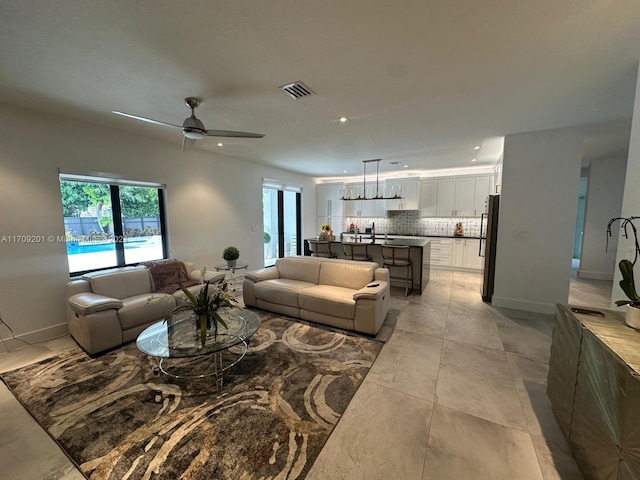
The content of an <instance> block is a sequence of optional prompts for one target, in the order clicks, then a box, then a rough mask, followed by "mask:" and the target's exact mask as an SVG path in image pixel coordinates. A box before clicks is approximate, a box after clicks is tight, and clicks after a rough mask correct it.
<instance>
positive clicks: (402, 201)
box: [385, 178, 420, 210]
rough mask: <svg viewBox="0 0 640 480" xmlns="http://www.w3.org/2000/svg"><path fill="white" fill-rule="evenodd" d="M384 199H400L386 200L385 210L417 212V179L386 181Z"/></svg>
mask: <svg viewBox="0 0 640 480" xmlns="http://www.w3.org/2000/svg"><path fill="white" fill-rule="evenodd" d="M385 190H386V194H385V196H386V197H393V196H395V195H400V196H401V197H402V198H393V199H390V200H387V207H386V208H387V210H418V203H419V198H418V197H419V195H420V179H419V178H402V179H399V178H398V179H388V180H386V189H385Z"/></svg>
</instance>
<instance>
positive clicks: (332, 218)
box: [316, 183, 344, 233]
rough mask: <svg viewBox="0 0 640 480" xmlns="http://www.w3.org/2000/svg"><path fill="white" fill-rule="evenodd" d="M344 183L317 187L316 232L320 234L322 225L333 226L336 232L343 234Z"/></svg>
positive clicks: (322, 184) (324, 184) (323, 184)
mask: <svg viewBox="0 0 640 480" xmlns="http://www.w3.org/2000/svg"><path fill="white" fill-rule="evenodd" d="M343 191H344V185H343V184H342V183H321V184H319V185H318V186H317V187H316V211H317V218H316V231H317V232H318V233H320V228H321V227H322V225H331V228H332V229H333V231H334V233H335V232H338V233H340V232H342V231H343V229H344V227H343V225H342V213H343V211H342V203H343V201H342V198H341V197H342V192H343Z"/></svg>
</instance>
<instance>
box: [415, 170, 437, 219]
mask: <svg viewBox="0 0 640 480" xmlns="http://www.w3.org/2000/svg"><path fill="white" fill-rule="evenodd" d="M437 205H438V181H437V180H436V179H435V178H425V179H422V180H420V195H419V196H418V208H419V209H420V216H421V217H435V216H436V215H437V214H438V212H437Z"/></svg>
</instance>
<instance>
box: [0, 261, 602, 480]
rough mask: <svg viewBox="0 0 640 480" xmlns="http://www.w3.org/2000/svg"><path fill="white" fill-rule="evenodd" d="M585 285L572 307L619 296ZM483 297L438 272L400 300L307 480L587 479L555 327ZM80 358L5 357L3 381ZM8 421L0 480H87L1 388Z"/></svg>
mask: <svg viewBox="0 0 640 480" xmlns="http://www.w3.org/2000/svg"><path fill="white" fill-rule="evenodd" d="M582 285H583V284H582V282H581V281H580V280H577V279H574V281H573V282H572V289H571V292H572V294H571V295H572V296H571V302H572V303H580V304H583V305H589V303H584V302H582V301H580V300H581V299H585V300H587V299H589V298H594V294H595V293H594V292H596V291H597V292H601V293H598V295H601V297H602V299H603V300H602V301H603V302H604V301H605V300H604V299H605V298H606V296H607V293H606V290H607V288H608V289H609V292H610V289H611V282H608V285H606V284H599V285H596V288H595V290H594V287H593V285H592V284H591V283H590V282H586V283H585V284H584V287H583V286H582ZM479 290H480V275H479V274H476V273H467V272H454V271H442V270H435V271H432V274H431V280H430V282H429V284H428V286H427V289H426V290H425V292H424V294H423V295H421V296H420V295H415V294H411V295H410V296H409V297H404V296H403V295H402V294H403V293H404V292H403V291H402V292H401V291H400V290H398V291H397V292H396V291H394V292H393V295H392V304H393V306H394V307H395V308H396V309H397V310H398V311H400V312H401V313H400V314H399V315H398V316H397V317H396V318H393V319H392V321H391V322H390V323H391V326H388V327H383V329H382V330H381V332H380V334H379V337H386V338H388V342H387V343H386V344H385V345H384V347H383V349H382V351H381V352H380V355H379V356H378V358H377V360H376V362H375V363H374V365H373V367H372V368H371V370H370V372H369V374H368V375H367V377H366V378H365V380H364V382H363V384H362V386H361V387H360V389H359V390H358V392H357V393H356V395H355V396H354V398H353V400H352V402H351V403H350V404H349V406H348V408H347V411H346V412H345V414H344V415H343V417H342V418H341V420H340V421H339V423H338V425H337V426H336V428H335V430H334V432H333V434H332V435H331V437H330V438H329V441H328V442H327V444H326V445H325V447H324V449H323V450H322V452H321V453H320V456H319V457H318V458H317V460H316V462H315V464H314V465H313V467H312V468H311V471H310V472H309V475H308V476H307V479H309V480H332V479H349V480H358V479H363V480H364V479H367V480H374V479H381V480H382V479H384V480H395V479H402V480H412V479H415V480H448V479H455V480H464V479H478V480H483V479H486V480H499V479H504V480H528V479H535V480H555V479H563V480H573V479H576V480H579V479H582V476H581V475H580V473H579V471H578V469H577V466H576V464H575V462H574V460H573V457H572V456H571V453H570V452H569V450H568V447H567V443H566V441H565V439H564V437H563V435H562V433H561V432H560V430H559V427H558V425H557V423H556V421H555V418H554V416H553V413H552V411H551V405H550V403H549V400H548V398H547V395H546V392H545V389H546V375H547V369H548V360H549V346H550V344H551V330H552V326H553V316H552V315H541V314H534V313H528V312H521V311H517V310H507V309H496V308H493V307H491V305H487V304H485V303H483V302H482V300H481V298H480V293H479ZM576 299H578V300H579V301H575V300H576ZM592 306H600V307H602V306H604V305H592ZM393 323H395V328H393ZM73 346H75V343H74V342H73V341H72V340H70V339H69V338H68V337H65V338H61V339H56V340H52V341H50V342H46V343H44V344H40V345H35V346H29V347H26V348H24V349H21V350H18V351H14V352H10V353H0V371H7V370H12V369H14V368H18V367H20V366H23V365H27V364H29V363H33V362H36V361H39V360H41V359H43V358H46V357H48V356H51V355H54V354H55V353H57V352H60V351H62V350H65V349H68V348H72V347H73ZM0 411H1V412H2V414H1V415H0V431H2V435H0V478H11V479H36V478H37V479H65V480H75V479H82V478H83V476H82V475H81V474H80V473H79V472H78V471H77V470H76V469H75V468H74V467H73V465H72V463H71V462H70V461H69V460H68V459H67V458H66V456H65V455H64V453H63V452H62V451H61V450H60V449H59V448H58V447H57V445H56V444H55V442H53V441H52V440H51V439H50V438H49V437H48V435H47V434H46V433H45V432H44V431H43V430H42V429H41V428H40V426H39V425H38V424H37V423H36V422H35V421H34V420H33V419H32V418H31V417H30V415H29V414H28V413H27V412H26V411H25V410H24V408H22V406H21V405H20V404H19V403H18V402H17V401H16V400H15V399H14V398H13V396H12V395H11V393H10V392H9V391H8V390H7V388H6V387H5V386H4V384H1V383H0Z"/></svg>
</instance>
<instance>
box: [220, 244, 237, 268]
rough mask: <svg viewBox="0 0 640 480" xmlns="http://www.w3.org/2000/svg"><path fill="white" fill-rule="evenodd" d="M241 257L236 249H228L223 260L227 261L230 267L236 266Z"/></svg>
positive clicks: (223, 255) (223, 253)
mask: <svg viewBox="0 0 640 480" xmlns="http://www.w3.org/2000/svg"><path fill="white" fill-rule="evenodd" d="M239 257H240V250H238V249H237V248H236V247H227V248H225V249H224V251H223V252H222V258H224V259H225V260H226V261H227V265H229V266H230V267H235V266H236V260H238V258H239Z"/></svg>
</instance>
